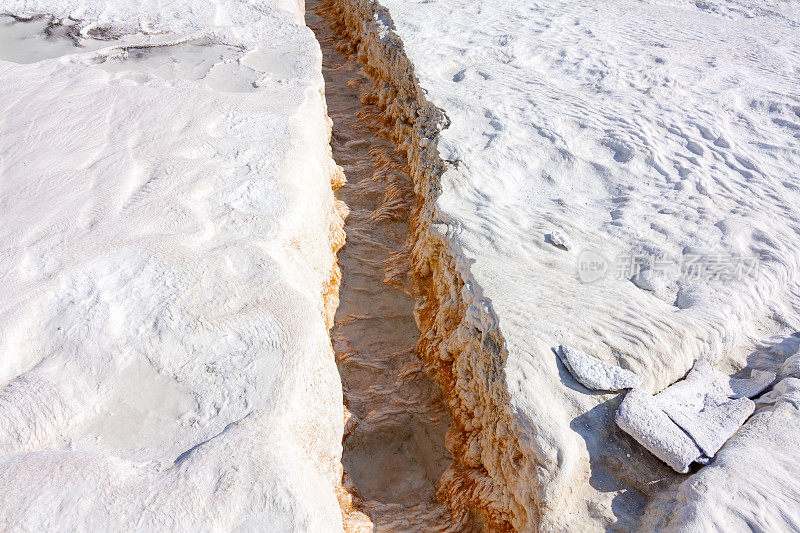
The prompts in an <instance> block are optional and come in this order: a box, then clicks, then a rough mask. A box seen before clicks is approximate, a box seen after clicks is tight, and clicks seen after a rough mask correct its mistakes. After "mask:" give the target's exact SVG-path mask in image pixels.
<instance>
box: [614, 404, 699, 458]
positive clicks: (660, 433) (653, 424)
mask: <svg viewBox="0 0 800 533" xmlns="http://www.w3.org/2000/svg"><path fill="white" fill-rule="evenodd" d="M616 422H617V425H618V426H619V427H620V428H622V430H623V431H625V432H626V433H628V434H629V435H631V436H632V437H633V438H634V439H636V441H637V442H638V443H639V444H641V445H642V446H644V447H645V448H647V449H648V450H649V451H650V452H651V453H652V454H653V455H655V456H656V457H658V458H659V459H661V460H662V461H664V462H665V463H667V464H668V465H669V466H671V467H672V468H673V469H675V470H676V471H677V472H681V473H686V472H688V471H689V465H691V464H692V463H693V462H694V461H697V460H698V459H699V458H700V457H701V456H702V455H703V452H702V450H700V448H699V447H698V446H697V445H696V444H695V443H694V441H693V440H692V439H691V438H690V437H689V436H688V435H687V434H686V433H685V432H684V431H683V430H682V429H681V428H680V427H678V425H677V424H675V422H673V421H672V420H671V419H670V418H669V416H667V414H666V413H665V412H664V411H663V410H662V409H661V406H660V405H659V404H658V402H657V401H656V400H655V397H654V396H652V395H650V394H649V393H648V392H646V391H643V390H641V389H633V390H632V391H630V392H629V393H628V394H627V395H626V396H625V399H624V400H623V401H622V403H621V404H620V406H619V410H618V411H617V415H616Z"/></svg>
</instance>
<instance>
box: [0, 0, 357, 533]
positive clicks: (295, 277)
mask: <svg viewBox="0 0 800 533" xmlns="http://www.w3.org/2000/svg"><path fill="white" fill-rule="evenodd" d="M3 9H4V10H5V11H7V12H11V13H14V14H17V15H25V16H27V15H35V14H51V15H54V16H55V20H56V21H59V20H60V21H64V19H65V17H72V19H73V21H72V22H69V24H71V25H72V26H71V27H72V28H73V29H74V30H75V32H77V34H79V35H82V37H81V39H82V42H84V41H85V42H86V43H88V44H87V46H86V47H82V48H79V47H75V46H74V45H73V42H74V41H73V40H71V39H70V38H68V36H66V34H64V35H56V36H54V37H53V42H51V40H50V39H45V38H44V37H41V36H37V35H39V33H40V31H41V30H42V28H43V26H42V23H41V22H38V21H33V22H27V23H23V22H15V23H14V24H13V25H12V26H13V27H12V29H13V31H16V32H17V33H16V34H13V32H12V33H9V32H10V31H11V30H9V28H7V27H5V26H4V27H3V28H0V40H2V43H3V45H4V46H3V48H2V50H0V95H2V96H1V97H0V175H1V176H2V179H0V206H2V207H0V250H2V252H0V295H2V298H1V299H0V300H2V302H1V303H0V354H2V357H0V529H5V530H9V529H12V530H13V529H26V530H45V529H46V530H67V529H69V530H73V529H90V530H147V531H149V530H154V529H159V530H161V529H166V530H176V529H177V530H219V529H236V528H245V529H247V528H254V529H263V528H265V527H268V528H276V529H316V530H320V531H322V530H325V531H330V530H336V529H338V528H341V513H340V510H339V507H338V504H337V500H336V495H335V489H336V486H337V485H338V483H339V480H340V455H341V435H342V424H343V421H342V398H341V384H340V382H339V380H338V374H337V371H336V366H335V363H334V359H333V354H332V350H331V345H330V340H329V337H328V334H327V331H326V327H325V322H324V318H323V299H322V295H323V293H324V292H325V291H326V290H327V287H328V283H329V280H330V278H331V275H332V269H333V268H334V264H335V257H334V255H333V253H332V250H331V242H330V238H331V236H332V232H333V231H335V230H336V228H337V227H338V226H337V224H338V225H341V220H340V218H339V217H338V215H337V214H336V211H335V209H334V198H333V195H332V192H331V178H332V176H333V175H334V170H335V164H334V163H333V160H332V159H331V157H330V151H329V148H328V135H329V125H328V122H327V119H326V116H325V107H324V101H323V99H322V97H321V95H322V90H323V87H324V85H323V80H322V75H321V72H320V52H319V47H318V45H317V43H316V42H315V40H314V37H313V34H312V33H311V31H310V30H308V29H307V28H306V27H305V26H304V24H303V22H302V21H303V19H302V9H301V8H300V7H299V6H297V5H294V4H291V3H290V4H285V5H284V4H280V3H271V2H260V3H259V4H258V5H249V6H244V5H243V4H240V3H230V4H226V3H221V4H216V5H212V4H211V3H207V2H198V3H192V2H164V3H163V4H161V3H158V2H145V3H139V4H138V5H136V6H134V5H132V4H130V3H115V2H106V3H95V2H86V3H85V4H81V3H80V2H70V1H67V2H13V1H12V2H5V3H4V5H3ZM285 10H289V11H285ZM226 17H230V18H226ZM237 17H240V18H237ZM4 20H5V19H4ZM48 20H50V19H49V18H48ZM251 26H252V27H251ZM254 28H255V29H254ZM62 29H63V28H62ZM37 32H39V33H37ZM101 36H102V37H103V38H104V39H106V38H107V39H111V40H100V39H98V38H95V37H101ZM8 43H12V44H14V46H17V48H16V49H14V48H13V47H8V46H5V45H7V44H8ZM14 50H17V51H20V50H22V51H24V52H26V54H27V55H25V56H24V57H20V56H19V55H14V54H15V53H16V52H14ZM28 52H30V53H28ZM37 54H38V55H37ZM23 63H26V64H23ZM110 66H111V67H112V68H109V67H110ZM226 69H228V70H226ZM241 73H244V74H245V75H246V76H245V77H246V78H247V79H246V80H244V81H242V80H241V79H239V78H237V76H238V75H239V74H241ZM242 90H244V92H243V91H242Z"/></svg>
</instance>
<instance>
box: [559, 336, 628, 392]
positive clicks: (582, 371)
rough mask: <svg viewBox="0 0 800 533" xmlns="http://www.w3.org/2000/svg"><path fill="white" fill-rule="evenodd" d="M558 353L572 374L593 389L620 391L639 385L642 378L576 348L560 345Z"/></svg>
mask: <svg viewBox="0 0 800 533" xmlns="http://www.w3.org/2000/svg"><path fill="white" fill-rule="evenodd" d="M558 355H559V357H560V359H561V361H562V362H563V363H564V366H566V367H567V370H569V372H570V374H572V376H573V377H574V378H575V379H577V380H578V381H579V382H580V383H581V384H582V385H583V386H585V387H587V388H589V389H593V390H607V391H618V390H622V389H632V388H634V387H638V386H639V385H640V384H641V382H642V378H640V377H639V376H637V375H636V374H634V373H633V372H631V371H630V370H625V369H624V368H620V367H618V366H617V365H612V364H611V363H606V362H605V361H601V360H600V359H597V358H596V357H593V356H591V355H589V354H587V353H584V352H582V351H580V350H577V349H575V348H570V347H568V346H560V347H559V350H558Z"/></svg>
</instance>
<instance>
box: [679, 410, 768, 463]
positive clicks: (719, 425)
mask: <svg viewBox="0 0 800 533" xmlns="http://www.w3.org/2000/svg"><path fill="white" fill-rule="evenodd" d="M755 409H756V404H755V403H754V402H753V400H750V399H749V398H737V399H734V400H728V401H726V402H723V403H721V404H718V405H710V406H708V407H707V408H706V409H703V410H702V411H700V412H694V411H688V410H685V409H680V408H672V409H665V410H664V411H665V412H666V413H667V415H668V416H669V417H670V418H671V419H672V420H673V421H674V422H675V423H676V424H677V425H678V426H680V427H681V429H683V430H684V431H686V433H688V434H689V435H690V436H691V437H692V439H693V440H694V442H695V443H696V444H697V446H698V447H699V448H700V449H701V450H703V453H704V454H705V455H707V456H708V457H714V455H715V454H716V453H717V452H718V451H719V449H720V448H722V445H723V444H725V442H727V440H728V439H730V438H731V437H732V436H733V434H734V433H736V431H737V430H738V429H739V428H740V427H741V426H742V424H744V422H745V420H747V419H748V418H749V417H750V415H752V414H753V411H755Z"/></svg>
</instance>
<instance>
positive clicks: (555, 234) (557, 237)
mask: <svg viewBox="0 0 800 533" xmlns="http://www.w3.org/2000/svg"><path fill="white" fill-rule="evenodd" d="M545 238H546V240H547V242H549V243H550V244H552V245H553V246H555V247H556V248H561V249H562V250H567V251H569V250H572V241H571V240H570V238H569V237H567V236H566V235H564V234H563V233H561V232H560V231H558V230H557V229H554V230H553V231H552V232H551V233H549V234H547V235H546V236H545Z"/></svg>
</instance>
